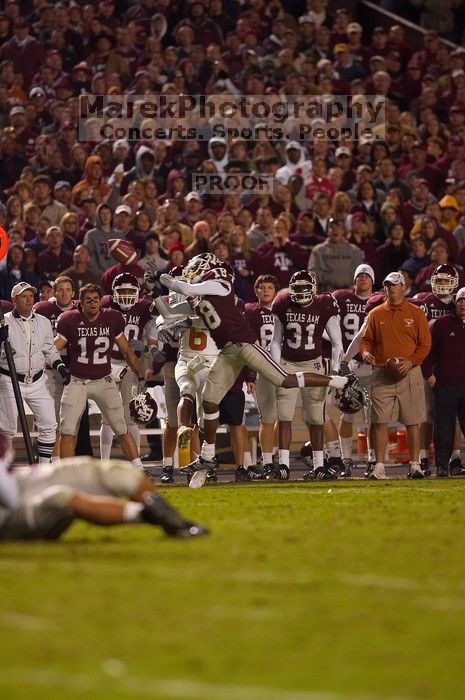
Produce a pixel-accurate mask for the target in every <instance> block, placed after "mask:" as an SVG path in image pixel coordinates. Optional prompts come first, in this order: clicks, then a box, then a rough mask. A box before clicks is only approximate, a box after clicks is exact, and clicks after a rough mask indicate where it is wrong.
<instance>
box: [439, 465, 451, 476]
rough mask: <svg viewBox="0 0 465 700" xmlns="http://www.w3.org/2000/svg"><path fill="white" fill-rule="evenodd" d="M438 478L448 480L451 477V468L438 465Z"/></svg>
mask: <svg viewBox="0 0 465 700" xmlns="http://www.w3.org/2000/svg"><path fill="white" fill-rule="evenodd" d="M436 476H437V477H438V478H439V479H447V478H448V476H449V468H448V467H441V466H439V465H436Z"/></svg>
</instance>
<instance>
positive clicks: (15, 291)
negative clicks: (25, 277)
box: [11, 282, 37, 299]
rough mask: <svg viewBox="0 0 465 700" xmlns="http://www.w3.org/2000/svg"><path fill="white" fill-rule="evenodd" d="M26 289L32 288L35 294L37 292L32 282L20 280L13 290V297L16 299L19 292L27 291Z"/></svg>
mask: <svg viewBox="0 0 465 700" xmlns="http://www.w3.org/2000/svg"><path fill="white" fill-rule="evenodd" d="M26 289H32V291H33V292H34V294H37V289H36V288H35V287H33V286H32V284H29V282H18V284H15V286H14V287H13V289H12V290H11V298H12V299H14V298H15V297H17V296H18V295H19V294H22V293H23V292H25V291H26Z"/></svg>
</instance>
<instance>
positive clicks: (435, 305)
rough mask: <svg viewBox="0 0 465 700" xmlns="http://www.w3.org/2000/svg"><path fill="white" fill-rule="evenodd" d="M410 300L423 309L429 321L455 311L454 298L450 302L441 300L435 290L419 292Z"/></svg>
mask: <svg viewBox="0 0 465 700" xmlns="http://www.w3.org/2000/svg"><path fill="white" fill-rule="evenodd" d="M409 301H410V302H411V303H412V304H415V306H419V307H420V309H423V311H424V312H425V314H426V318H427V319H428V321H433V320H434V319H436V318H441V316H448V315H449V314H453V313H454V312H455V304H454V302H453V301H452V299H451V300H450V301H448V302H444V301H441V298H440V297H438V295H437V294H434V293H433V292H419V293H418V294H415V296H414V297H413V298H412V299H409Z"/></svg>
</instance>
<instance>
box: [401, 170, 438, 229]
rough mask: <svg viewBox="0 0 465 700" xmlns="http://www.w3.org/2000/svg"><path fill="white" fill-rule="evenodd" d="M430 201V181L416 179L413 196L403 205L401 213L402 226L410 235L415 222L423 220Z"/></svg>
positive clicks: (413, 185)
mask: <svg viewBox="0 0 465 700" xmlns="http://www.w3.org/2000/svg"><path fill="white" fill-rule="evenodd" d="M430 199H431V195H430V192H429V185H428V181H427V180H425V179H423V178H417V179H415V180H414V181H413V184H412V196H411V197H410V199H409V200H408V201H407V202H405V204H403V205H402V207H401V211H400V218H401V221H402V225H403V227H404V229H405V230H406V231H407V233H410V231H411V229H412V226H413V224H414V223H415V221H417V220H418V219H421V218H423V216H424V214H425V213H426V208H427V206H428V202H429V201H430Z"/></svg>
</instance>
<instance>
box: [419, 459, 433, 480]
mask: <svg viewBox="0 0 465 700" xmlns="http://www.w3.org/2000/svg"><path fill="white" fill-rule="evenodd" d="M420 467H421V470H422V472H423V474H424V475H425V476H431V467H430V463H429V461H428V457H423V459H420Z"/></svg>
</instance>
